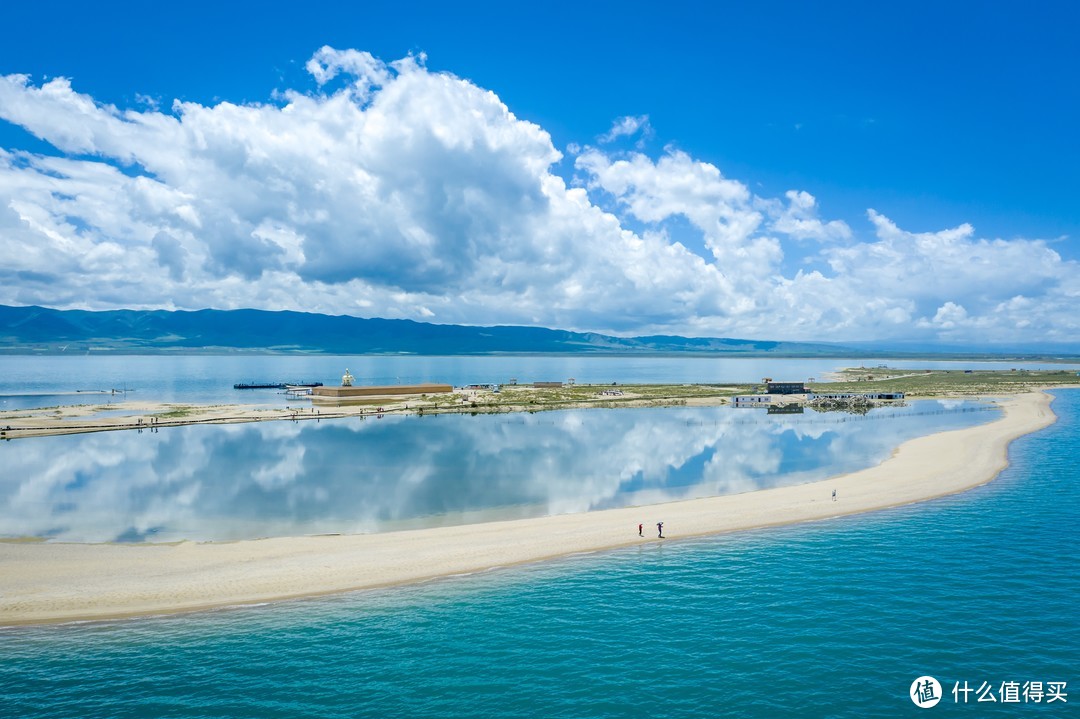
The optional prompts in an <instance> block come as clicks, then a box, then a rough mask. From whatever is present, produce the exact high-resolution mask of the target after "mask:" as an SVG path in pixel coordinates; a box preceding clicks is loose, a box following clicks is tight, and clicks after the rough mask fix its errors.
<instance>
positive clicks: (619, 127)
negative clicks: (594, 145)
mask: <svg viewBox="0 0 1080 719" xmlns="http://www.w3.org/2000/svg"><path fill="white" fill-rule="evenodd" d="M638 132H640V133H641V135H642V138H648V137H651V136H652V134H653V129H652V125H650V124H649V116H648V115H637V116H636V117H635V116H632V115H627V116H625V117H620V118H618V119H617V120H615V122H614V123H612V125H611V129H610V130H608V131H607V132H605V133H604V134H603V135H601V136H600V137H599V138H597V140H598V141H599V142H601V143H605V144H606V143H609V142H614V141H615V140H617V139H619V138H620V137H631V136H633V135H636V134H637V133H638Z"/></svg>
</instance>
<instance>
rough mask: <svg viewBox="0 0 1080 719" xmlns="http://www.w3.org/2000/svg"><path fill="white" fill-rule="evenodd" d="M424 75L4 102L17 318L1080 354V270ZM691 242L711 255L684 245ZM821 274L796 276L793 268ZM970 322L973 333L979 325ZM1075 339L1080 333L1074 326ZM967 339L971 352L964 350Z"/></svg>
mask: <svg viewBox="0 0 1080 719" xmlns="http://www.w3.org/2000/svg"><path fill="white" fill-rule="evenodd" d="M424 62H425V59H424V57H423V56H422V55H421V56H416V57H406V58H404V59H401V60H398V61H395V62H391V63H386V62H383V61H382V60H380V59H378V58H375V57H374V56H372V55H371V54H370V53H367V52H363V51H358V50H352V49H346V50H338V49H335V48H331V47H323V48H320V49H319V50H318V51H317V52H315V54H314V55H313V56H312V57H311V58H310V60H309V61H308V62H307V64H306V68H307V70H308V72H309V73H310V75H311V79H312V86H311V87H310V88H308V89H307V90H303V89H291V90H287V91H285V92H282V93H279V94H277V95H275V97H274V98H271V99H270V100H268V101H267V102H265V103H251V104H243V105H239V104H234V103H230V102H220V103H218V104H216V105H202V104H199V103H193V102H180V101H176V102H173V103H172V104H171V106H168V109H161V107H164V105H165V103H162V104H161V107H159V105H158V104H155V103H149V104H148V103H145V102H140V103H138V105H139V106H138V107H137V108H117V107H114V106H111V105H107V104H103V103H100V102H97V101H96V100H95V99H94V98H92V97H90V96H88V95H86V94H82V93H80V92H78V91H77V89H76V88H75V87H74V86H73V85H72V84H71V82H70V81H69V80H67V79H64V78H55V79H52V80H48V81H45V82H41V83H36V82H34V81H33V80H32V79H31V78H30V77H29V76H27V75H8V76H5V77H0V118H2V119H4V120H6V121H8V122H11V123H15V124H17V125H20V126H22V127H24V128H25V129H26V130H28V131H29V132H31V133H32V134H34V135H35V136H37V137H38V138H41V139H42V140H44V141H46V142H48V143H49V144H51V145H52V146H53V147H54V148H55V153H52V154H41V153H32V152H27V151H24V150H20V149H17V148H2V149H0V303H7V304H43V305H48V306H53V307H61V308H65V307H82V308H88V309H105V308H113V307H133V308H157V307H164V308H179V309H194V308H200V307H207V306H209V307H217V308H237V307H259V308H265V309H299V310H307V311H315V312H330V313H343V314H354V315H361V316H383V317H404V318H414V319H420V320H431V321H436V322H446V323H465V324H489V323H492V324H496V323H497V324H509V323H515V324H530V325H545V326H554V327H562V328H567V329H581V330H596V331H614V332H618V333H653V332H667V333H683V334H691V335H713V336H716V335H722V336H744V337H767V338H775V339H834V340H842V339H863V338H870V337H894V336H926V337H948V338H952V339H958V338H963V337H978V338H982V339H988V338H989V339H1002V340H1004V339H1010V340H1016V339H1020V338H1023V337H1030V338H1033V339H1046V338H1052V339H1061V340H1075V339H1076V337H1077V336H1078V327H1077V320H1075V319H1072V316H1074V315H1075V312H1074V311H1073V310H1071V309H1070V310H1068V311H1065V312H1063V311H1062V310H1063V308H1070V307H1071V308H1074V307H1075V303H1076V300H1077V297H1078V295H1080V286H1078V280H1077V279H1076V278H1077V277H1080V273H1078V272H1077V271H1076V269H1077V268H1076V266H1075V265H1076V263H1074V262H1069V261H1065V260H1063V259H1062V258H1061V257H1060V256H1059V255H1057V253H1055V252H1054V251H1053V250H1052V249H1050V247H1049V246H1048V245H1047V244H1046V243H1045V242H1042V241H1040V240H1009V241H1005V240H991V239H981V238H978V237H977V236H976V235H975V231H974V230H973V229H972V228H971V227H970V226H967V225H963V226H961V227H959V228H956V229H952V230H945V231H942V232H931V233H911V232H907V231H905V230H903V229H901V228H899V227H897V226H896V224H895V223H893V222H892V221H891V220H889V219H888V218H887V217H885V216H884V215H882V214H880V213H878V212H875V211H874V210H870V212H869V214H868V218H869V225H868V228H869V229H870V230H871V232H872V235H871V237H869V238H867V239H862V238H859V237H856V234H855V232H854V231H853V230H852V227H851V226H850V225H849V224H848V223H846V222H844V221H841V220H837V219H829V218H823V217H822V216H821V214H822V213H821V210H820V208H819V205H818V201H817V198H815V197H813V196H812V195H811V194H809V193H807V192H805V191H803V190H797V189H795V190H791V191H789V192H787V193H786V194H785V195H784V196H783V197H781V198H776V197H763V196H758V195H756V194H755V193H753V192H752V191H751V190H750V189H749V187H748V186H747V185H746V184H745V183H743V182H740V181H739V180H736V179H733V178H730V177H726V176H725V175H724V174H723V173H722V172H721V171H720V169H719V168H717V167H716V166H714V165H712V164H710V163H708V162H705V161H702V160H700V159H697V158H694V157H693V156H691V155H690V154H689V153H687V152H685V151H682V150H678V149H673V148H668V149H665V150H663V151H662V152H661V153H659V154H658V155H656V156H650V155H647V154H646V153H645V152H644V151H643V150H642V148H641V147H640V146H639V147H636V148H635V149H634V150H633V151H630V152H625V151H622V150H618V149H615V148H616V145H615V144H609V143H611V142H613V141H614V140H616V139H619V138H626V137H631V136H634V135H638V136H645V135H648V134H650V133H651V132H652V129H651V127H650V125H649V122H648V117H647V116H645V115H642V116H635V117H623V118H619V119H617V120H616V121H615V122H614V124H613V126H612V128H611V129H610V130H609V131H608V132H607V133H605V134H604V135H602V136H600V138H599V143H598V144H599V146H598V147H593V146H589V145H583V146H575V147H573V149H572V154H573V155H574V161H573V163H572V168H571V169H570V170H569V172H570V173H572V176H570V177H563V176H561V175H559V174H558V173H557V168H558V167H560V160H562V157H563V156H562V153H561V152H560V151H559V150H558V149H557V148H556V147H555V146H554V145H553V143H552V140H551V137H550V136H549V135H548V133H547V132H545V131H544V129H543V128H541V127H539V126H537V125H536V124H534V123H530V122H527V121H524V120H521V119H520V118H518V117H517V116H515V115H514V113H513V112H512V111H511V110H510V108H508V107H507V106H506V105H505V104H504V103H503V102H502V101H501V100H500V99H499V97H497V96H496V95H495V94H494V93H492V92H490V91H487V90H485V89H483V88H481V87H478V86H476V85H475V84H473V83H471V82H469V81H467V80H464V79H461V78H458V77H455V76H453V75H451V74H448V73H442V72H432V71H430V70H428V69H427V68H426V67H425V64H424ZM687 223H688V225H689V227H690V229H691V230H692V232H693V233H696V236H697V238H698V240H695V241H694V242H688V241H685V240H686V237H685V236H682V240H683V241H680V240H679V239H677V236H679V232H678V231H676V228H677V227H680V226H683V225H685V224H687ZM800 256H807V257H814V258H816V262H815V265H814V266H815V267H816V269H814V270H809V269H804V270H802V271H798V272H796V273H795V274H794V275H791V274H790V273H788V274H786V273H785V270H784V268H785V267H787V266H788V265H790V262H789V263H785V258H788V259H790V258H791V257H800ZM959 310H962V312H963V316H959V312H958V311H959ZM1063 315H1064V316H1063ZM965 333H967V334H965Z"/></svg>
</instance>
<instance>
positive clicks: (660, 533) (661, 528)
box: [656, 522, 664, 539]
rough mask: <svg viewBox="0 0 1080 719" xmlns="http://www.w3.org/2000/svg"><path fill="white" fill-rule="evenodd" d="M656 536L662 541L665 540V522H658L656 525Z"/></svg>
mask: <svg viewBox="0 0 1080 719" xmlns="http://www.w3.org/2000/svg"><path fill="white" fill-rule="evenodd" d="M656 536H658V537H659V538H660V539H663V538H664V523H663V522H657V523H656Z"/></svg>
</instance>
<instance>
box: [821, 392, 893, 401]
mask: <svg viewBox="0 0 1080 719" xmlns="http://www.w3.org/2000/svg"><path fill="white" fill-rule="evenodd" d="M806 398H807V399H808V400H819V399H821V400H830V399H831V400H838V399H888V400H895V399H903V398H904V393H903V392H833V393H817V392H812V393H810V394H808V395H806Z"/></svg>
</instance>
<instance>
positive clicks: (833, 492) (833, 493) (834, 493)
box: [832, 489, 836, 502]
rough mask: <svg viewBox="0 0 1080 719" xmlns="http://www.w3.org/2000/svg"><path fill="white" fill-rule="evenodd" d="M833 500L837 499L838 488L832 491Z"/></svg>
mask: <svg viewBox="0 0 1080 719" xmlns="http://www.w3.org/2000/svg"><path fill="white" fill-rule="evenodd" d="M832 501H834V502H835V501H836V490H835V489H834V490H833V491H832Z"/></svg>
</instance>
